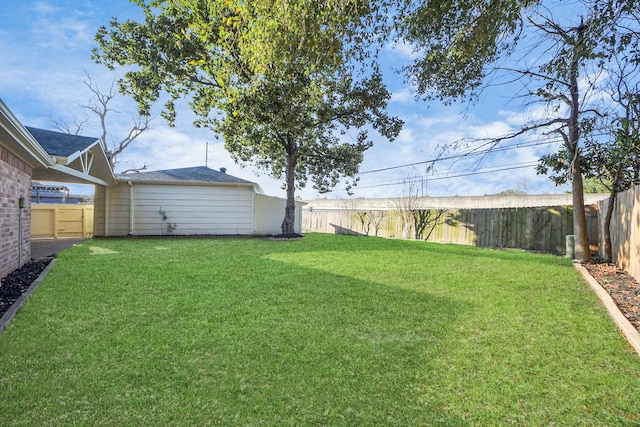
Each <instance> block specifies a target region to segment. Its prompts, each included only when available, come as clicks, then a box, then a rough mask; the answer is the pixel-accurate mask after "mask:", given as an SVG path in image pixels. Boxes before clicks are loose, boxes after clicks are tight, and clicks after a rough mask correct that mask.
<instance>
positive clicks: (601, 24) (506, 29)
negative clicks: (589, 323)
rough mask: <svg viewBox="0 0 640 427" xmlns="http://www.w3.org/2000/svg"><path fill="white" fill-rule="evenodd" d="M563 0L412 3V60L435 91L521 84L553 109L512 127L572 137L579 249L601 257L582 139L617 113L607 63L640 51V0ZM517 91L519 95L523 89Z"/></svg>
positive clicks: (454, 94) (458, 94)
mask: <svg viewBox="0 0 640 427" xmlns="http://www.w3.org/2000/svg"><path fill="white" fill-rule="evenodd" d="M549 5H550V6H554V5H553V2H551V3H546V2H540V1H535V0H480V1H467V0H448V1H442V2H410V3H409V6H408V7H407V12H406V14H407V19H406V20H405V21H404V23H403V25H402V26H401V32H400V36H401V37H402V38H404V39H405V40H406V41H408V42H409V43H410V44H412V45H413V46H414V47H415V51H416V57H415V60H414V61H413V62H412V63H411V64H409V65H407V66H405V67H404V71H405V73H406V74H407V76H408V78H409V79H410V80H411V81H412V82H414V83H415V85H416V87H417V89H418V91H419V92H420V94H421V95H423V96H425V97H426V98H428V99H439V100H442V101H444V102H453V101H458V100H463V99H470V100H472V101H475V100H477V99H479V97H480V95H481V93H482V90H483V89H484V88H486V87H487V86H490V85H495V84H499V83H501V82H503V83H514V82H518V83H519V84H520V85H521V87H522V88H523V89H522V91H521V92H520V93H518V95H521V96H522V97H523V98H524V99H527V100H529V101H530V103H531V104H534V103H541V104H544V105H545V107H546V114H545V115H544V116H543V117H538V118H534V119H533V120H532V121H531V122H530V123H526V124H525V125H523V126H522V128H521V129H518V130H516V131H514V132H513V133H512V134H510V135H505V136H504V137H501V138H496V139H495V140H494V141H493V143H494V146H495V145H498V144H499V143H500V142H501V141H503V140H505V139H508V138H514V137H516V136H519V135H522V134H524V133H526V132H536V131H541V132H543V133H545V134H557V135H559V136H560V137H561V138H562V140H563V141H564V147H563V150H562V152H561V153H559V155H560V156H565V157H566V158H565V160H566V165H568V166H569V167H570V168H569V169H568V170H567V172H568V174H569V177H570V181H571V183H572V194H573V207H574V209H573V212H574V234H575V235H576V256H577V257H578V258H580V259H582V260H584V261H589V260H590V259H591V254H590V252H589V242H588V238H587V232H586V216H585V209H584V196H583V184H582V173H583V169H582V168H581V166H582V165H583V161H582V159H581V158H580V157H581V153H582V151H581V146H582V141H583V140H584V138H585V137H586V138H588V137H589V136H590V135H591V134H592V133H594V132H596V131H599V130H600V129H598V128H597V127H596V124H597V123H598V118H599V117H601V116H603V115H606V114H608V111H605V110H606V107H605V106H603V105H602V104H601V103H600V99H602V97H601V96H599V95H601V90H602V86H601V84H602V82H603V81H605V80H606V79H607V75H606V73H603V72H602V70H603V68H604V67H605V66H608V65H609V61H610V60H611V58H612V57H613V56H614V55H620V54H621V53H622V52H626V53H627V54H628V55H629V57H630V58H633V59H634V60H635V61H638V60H639V59H640V57H639V53H638V49H637V45H638V43H637V42H638V34H639V33H638V31H637V29H638V28H639V26H638V14H637V6H638V1H637V0H627V1H622V0H619V1H616V0H611V1H606V2H602V1H596V0H585V1H581V2H579V3H575V4H571V5H569V7H570V8H572V14H573V16H567V15H563V16H558V15H554V13H553V12H552V9H549V8H548V7H547V6H549ZM514 96H515V95H514Z"/></svg>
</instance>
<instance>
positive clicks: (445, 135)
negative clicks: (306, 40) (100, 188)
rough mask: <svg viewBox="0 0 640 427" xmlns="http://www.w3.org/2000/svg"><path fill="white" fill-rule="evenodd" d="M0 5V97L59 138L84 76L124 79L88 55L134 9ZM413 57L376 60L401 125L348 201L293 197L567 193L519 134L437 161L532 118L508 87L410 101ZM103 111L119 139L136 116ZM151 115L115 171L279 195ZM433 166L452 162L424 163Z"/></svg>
mask: <svg viewBox="0 0 640 427" xmlns="http://www.w3.org/2000/svg"><path fill="white" fill-rule="evenodd" d="M0 1H1V3H2V7H0V98H1V99H2V100H3V101H4V103H5V104H6V105H7V106H8V107H9V109H10V110H11V111H12V112H13V113H14V114H15V115H16V117H17V118H18V120H20V122H21V123H22V124H23V125H26V126H32V127H38V128H43V129H50V130H56V127H55V121H60V120H64V121H66V122H69V123H73V122H74V120H78V119H81V118H82V117H84V116H85V114H86V111H85V110H83V109H82V108H81V107H80V106H79V105H86V104H87V103H88V102H89V101H90V99H91V93H90V92H89V90H88V89H87V87H86V86H85V85H83V83H82V81H83V80H86V76H87V75H89V76H90V77H91V79H92V80H93V81H95V82H96V84H97V85H98V87H99V88H100V90H101V91H102V92H107V91H108V90H109V87H110V86H111V84H112V82H113V81H114V79H116V78H118V77H120V76H121V74H122V72H121V71H120V72H118V71H116V72H111V71H109V70H107V69H106V68H105V67H104V66H102V65H98V64H95V63H94V61H93V60H92V59H91V50H92V48H94V47H95V46H96V42H95V41H94V35H95V33H96V31H97V29H98V27H99V26H100V25H105V26H108V23H109V21H110V19H111V17H118V19H119V20H121V21H122V20H125V19H136V20H140V19H141V16H142V14H141V12H140V9H139V7H138V6H136V5H134V4H131V3H129V1H128V0H109V1H104V0H76V1H73V0H55V1H53V0H50V1H33V0H0ZM411 55H412V52H411V49H410V47H408V46H405V45H392V44H389V45H387V46H386V47H385V48H384V49H383V51H382V55H381V67H382V71H383V73H384V80H385V83H386V84H387V87H388V89H389V90H390V91H391V93H392V97H391V100H390V102H389V106H388V111H389V113H390V114H392V115H395V116H397V117H399V118H400V119H402V120H403V121H404V122H405V125H404V128H403V130H402V132H401V134H400V135H399V137H398V138H397V139H396V140H395V141H393V142H388V141H386V140H385V139H383V138H381V137H378V136H377V135H375V136H374V146H373V147H372V148H371V149H369V150H368V151H367V152H366V153H365V156H364V161H363V162H362V165H361V167H360V175H359V176H360V180H359V183H358V186H357V187H355V188H354V193H353V195H351V196H350V195H348V194H347V193H346V191H345V186H344V185H342V184H339V185H338V186H336V188H335V189H334V190H333V191H332V192H330V193H325V194H319V193H318V192H317V191H316V190H314V189H313V188H312V183H308V184H307V187H306V188H305V189H303V190H298V191H297V192H296V195H297V196H299V197H301V198H302V199H306V200H309V199H314V198H346V197H399V196H402V195H405V194H406V192H407V191H409V190H410V188H411V189H413V190H414V191H416V192H417V193H418V194H419V195H425V196H433V197H440V196H482V195H487V194H497V193H501V192H504V191H507V190H518V191H525V192H527V193H528V194H555V193H565V192H567V191H569V186H567V185H563V186H559V187H558V186H556V185H555V184H554V183H553V182H552V181H551V180H550V179H549V178H548V177H546V176H542V175H537V174H536V170H535V164H536V163H537V160H538V158H539V157H540V155H543V154H547V153H551V152H554V151H557V149H558V147H559V143H558V142H553V141H551V142H549V141H548V140H546V139H545V140H540V139H539V138H538V137H537V136H532V135H525V136H523V137H521V138H518V139H515V140H513V141H510V142H509V143H507V144H503V145H501V146H500V147H499V150H497V151H496V152H494V153H492V154H486V155H483V156H478V155H476V156H467V157H461V156H459V155H461V154H464V153H466V152H468V151H470V150H471V149H473V148H474V147H477V146H478V145H479V143H477V142H476V143H472V144H471V145H470V146H468V147H462V148H460V149H459V150H458V151H450V152H447V153H446V154H444V155H442V154H441V150H442V147H445V146H447V145H450V144H451V143H453V142H455V141H459V140H461V139H478V138H490V137H497V136H500V135H504V134H505V133H508V132H510V131H513V130H516V129H517V128H518V127H519V126H520V125H521V124H522V123H524V122H525V121H526V120H527V119H528V118H529V117H531V115H532V114H533V112H532V111H531V110H530V108H527V107H522V106H521V105H519V104H517V103H515V102H513V100H512V97H511V94H512V92H511V89H510V88H508V87H497V88H493V89H491V90H489V91H487V92H486V94H485V95H484V96H483V99H482V100H481V101H480V102H479V103H478V104H476V105H468V104H461V105H460V104H457V105H452V106H444V105H442V104H441V103H438V102H426V101H424V100H420V99H416V96H415V93H414V92H413V90H412V88H411V86H410V85H408V84H407V83H406V82H405V80H404V78H403V77H402V76H401V75H400V74H398V72H397V67H398V66H399V64H402V63H405V62H406V61H407V60H408V59H409V58H410V57H411ZM111 106H113V107H114V109H115V110H116V111H115V112H113V113H110V115H109V123H108V128H109V132H110V134H112V135H114V136H117V135H119V134H122V133H123V132H126V131H127V130H128V127H129V126H130V124H131V120H132V116H133V115H135V110H136V108H135V104H134V103H133V102H132V101H131V100H130V99H128V98H125V97H123V96H120V95H117V96H116V98H115V99H114V101H113V102H112V104H111ZM158 113H159V110H158V111H155V112H154V116H155V117H154V119H153V121H152V122H151V129H150V130H148V131H147V132H145V133H144V134H142V135H141V136H140V137H139V138H138V139H137V140H136V141H134V142H133V144H132V145H131V146H130V147H129V148H128V149H127V151H125V152H124V153H123V154H122V155H121V156H120V157H119V160H120V163H119V164H118V166H117V167H116V173H118V172H121V171H123V170H125V169H129V168H135V167H140V166H142V165H147V166H148V170H163V169H172V168H182V167H194V166H204V165H205V164H206V165H207V166H208V167H210V168H213V169H219V168H221V167H225V168H227V173H228V174H231V175H233V176H237V177H240V178H243V179H246V180H249V181H252V182H256V183H258V184H259V185H260V187H261V188H262V190H263V191H264V192H265V193H266V194H268V195H272V196H278V197H286V194H285V191H284V190H283V189H282V181H281V180H277V179H274V178H272V177H270V176H269V174H268V173H267V172H266V171H262V170H259V169H256V168H255V167H253V166H251V165H248V166H244V167H242V166H241V165H237V164H235V163H234V161H233V160H232V158H231V156H230V155H229V153H228V152H227V151H226V150H225V149H224V145H223V142H222V141H221V140H220V139H218V138H216V135H215V134H213V133H212V131H210V130H205V129H197V128H195V127H194V126H193V125H192V121H193V119H194V116H193V115H192V114H191V113H190V111H189V110H188V108H187V105H186V102H185V103H184V104H183V105H182V106H181V108H180V109H179V111H178V118H177V121H176V124H175V127H169V126H168V125H167V124H166V122H164V119H162V118H161V117H160V116H159V114H158ZM90 117H92V116H90ZM92 118H93V117H92ZM100 134H101V132H100V130H99V127H98V123H97V121H96V120H93V121H92V123H90V124H89V125H88V126H87V127H85V129H83V131H82V135H85V136H96V137H99V136H100ZM354 134H355V133H354ZM541 142H546V143H541ZM107 143H108V144H109V143H110V142H109V141H107ZM438 156H444V157H448V158H449V160H442V161H438V162H436V163H432V162H431V160H433V159H435V158H437V157H438ZM408 183H412V184H408ZM69 187H70V188H71V190H72V193H76V194H88V193H91V192H92V189H91V188H90V187H77V186H71V185H70V186H69Z"/></svg>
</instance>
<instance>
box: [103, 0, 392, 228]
mask: <svg viewBox="0 0 640 427" xmlns="http://www.w3.org/2000/svg"><path fill="white" fill-rule="evenodd" d="M132 1H133V2H134V3H136V4H137V5H138V6H140V7H141V8H142V10H143V11H144V16H145V19H144V22H135V21H131V20H128V21H125V22H119V21H118V20H117V19H113V20H112V22H111V23H110V28H106V27H102V28H100V29H99V31H98V33H97V35H96V39H97V41H98V43H99V47H98V48H97V49H96V50H95V51H94V58H95V59H96V61H98V62H101V63H103V64H105V65H106V66H107V67H110V68H113V67H115V66H125V67H129V68H128V71H127V72H126V74H125V77H124V78H123V79H122V80H121V82H120V84H121V89H122V90H123V91H124V92H125V93H127V94H129V95H131V96H132V97H133V98H134V99H135V101H136V102H137V103H138V105H139V110H140V112H141V113H142V114H149V112H150V109H151V106H152V105H153V104H154V103H155V102H156V101H158V100H160V99H163V100H164V101H165V103H164V109H163V112H162V115H163V116H164V117H165V118H167V119H168V120H169V122H170V123H173V120H174V118H175V114H176V107H175V105H176V102H177V101H178V100H181V99H182V98H184V97H190V99H191V102H190V106H191V109H192V111H193V112H194V113H195V114H196V116H197V117H198V118H197V120H196V122H195V125H196V126H204V127H207V128H210V129H212V130H213V131H215V132H216V133H217V134H218V135H220V136H221V137H222V138H223V139H224V143H225V147H226V148H227V149H228V151H229V152H230V153H231V155H232V156H233V157H234V158H235V159H236V160H237V161H240V162H252V163H254V164H257V165H258V166H259V167H262V168H264V169H266V170H267V171H269V172H270V173H271V174H272V175H273V176H275V177H277V178H282V177H284V181H285V184H284V186H285V188H286V191H287V205H286V208H285V217H284V220H283V222H282V232H283V233H292V232H293V231H294V221H295V218H294V213H295V189H296V188H300V187H303V186H304V185H305V184H306V182H307V180H308V179H310V180H311V181H312V182H313V183H314V186H315V188H316V189H317V190H318V191H320V192H326V191H328V190H329V189H330V188H331V187H333V186H334V185H336V184H337V183H338V181H339V180H340V179H341V178H343V177H352V178H353V177H355V175H356V173H357V171H358V167H359V164H360V163H361V161H362V158H363V153H364V151H365V150H366V149H367V148H369V147H370V146H371V144H372V141H371V139H370V137H369V134H368V130H369V129H370V128H373V129H375V130H376V131H378V132H379V133H380V134H381V135H382V136H383V137H386V138H388V139H390V140H391V139H393V138H395V136H397V134H398V133H399V131H400V128H401V126H402V122H401V121H400V120H398V119H397V118H394V117H390V116H389V115H388V114H387V113H386V111H385V109H386V105H387V101H388V99H389V97H390V94H389V92H388V91H387V90H386V88H385V86H384V84H383V82H382V78H381V75H380V73H379V72H378V70H377V69H376V67H375V65H373V64H372V63H371V62H368V61H365V60H366V59H367V57H368V54H369V52H368V51H367V50H366V49H365V48H363V44H361V43H357V42H358V41H360V40H361V38H362V37H363V35H364V34H366V33H365V32H363V31H361V30H362V28H364V27H365V26H367V27H371V25H374V24H375V22H376V16H377V14H378V13H379V11H378V9H377V6H375V5H374V6H372V5H367V6H366V7H365V6H364V5H363V4H361V2H358V1H329V2H288V1H285V0H275V1H257V2H241V1H238V2H234V1H230V0H166V1H159V0H154V1H150V2H148V3H146V2H144V1H143V0H132ZM374 33H375V32H373V33H372V34H374ZM367 64H368V65H367ZM354 131H355V132H356V134H355V135H352V133H350V132H354ZM352 183H353V180H352Z"/></svg>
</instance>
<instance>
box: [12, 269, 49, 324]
mask: <svg viewBox="0 0 640 427" xmlns="http://www.w3.org/2000/svg"><path fill="white" fill-rule="evenodd" d="M50 262H51V259H40V260H34V261H31V262H28V263H26V264H25V265H23V266H22V268H19V269H17V270H14V271H13V272H12V273H9V275H8V276H7V277H5V278H4V279H0V317H2V315H3V314H4V313H5V312H6V311H7V310H9V307H11V305H13V303H14V302H16V301H17V300H18V298H20V296H22V294H23V293H24V292H25V291H26V290H27V289H28V288H29V286H30V285H31V284H32V283H33V282H35V280H36V279H37V278H38V276H40V273H42V272H43V271H44V269H45V268H47V266H48V265H49V263H50Z"/></svg>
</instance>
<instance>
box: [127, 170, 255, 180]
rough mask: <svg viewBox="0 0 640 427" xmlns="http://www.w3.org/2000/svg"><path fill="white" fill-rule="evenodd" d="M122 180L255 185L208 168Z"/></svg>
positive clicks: (129, 177) (138, 175) (155, 172)
mask: <svg viewBox="0 0 640 427" xmlns="http://www.w3.org/2000/svg"><path fill="white" fill-rule="evenodd" d="M118 178H119V179H121V180H131V181H135V182H154V181H164V182H167V181H177V182H211V183H232V184H254V183H253V182H251V181H247V180H244V179H242V178H236V177H235V176H231V175H228V174H226V173H223V172H220V171H217V170H213V169H209V168H208V167H206V166H196V167H193V168H180V169H167V170H161V171H152V172H137V173H130V174H126V175H118Z"/></svg>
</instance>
